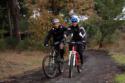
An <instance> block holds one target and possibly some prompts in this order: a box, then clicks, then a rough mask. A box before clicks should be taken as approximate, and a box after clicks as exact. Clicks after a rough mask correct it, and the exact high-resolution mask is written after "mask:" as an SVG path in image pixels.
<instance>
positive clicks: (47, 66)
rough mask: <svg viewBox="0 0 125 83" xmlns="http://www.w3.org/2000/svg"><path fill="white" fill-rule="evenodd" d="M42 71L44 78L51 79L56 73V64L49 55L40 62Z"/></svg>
mask: <svg viewBox="0 0 125 83" xmlns="http://www.w3.org/2000/svg"><path fill="white" fill-rule="evenodd" d="M42 69H43V72H44V74H45V76H46V77H48V78H53V77H55V76H56V73H57V64H56V63H55V60H54V57H53V56H51V55H48V56H45V57H44V58H43V62H42Z"/></svg>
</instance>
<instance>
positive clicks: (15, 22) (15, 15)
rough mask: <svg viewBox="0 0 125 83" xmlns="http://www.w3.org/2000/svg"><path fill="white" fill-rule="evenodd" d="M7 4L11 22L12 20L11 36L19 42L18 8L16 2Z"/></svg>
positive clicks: (14, 0) (10, 0) (9, 0)
mask: <svg viewBox="0 0 125 83" xmlns="http://www.w3.org/2000/svg"><path fill="white" fill-rule="evenodd" d="M8 2H9V8H10V11H11V15H12V20H13V26H14V29H13V36H14V37H15V38H16V39H17V40H18V41H20V40H21V37H20V33H19V7H18V4H17V3H18V1H17V0H8Z"/></svg>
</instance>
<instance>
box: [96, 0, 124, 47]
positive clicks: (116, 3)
mask: <svg viewBox="0 0 125 83" xmlns="http://www.w3.org/2000/svg"><path fill="white" fill-rule="evenodd" d="M124 5H125V0H95V10H96V12H97V15H98V16H99V17H100V19H101V21H99V24H100V25H99V26H98V27H100V31H101V38H100V41H99V47H102V45H103V42H104V40H105V39H106V38H107V39H111V38H112V36H111V35H113V34H114V33H115V31H116V30H117V29H118V27H120V26H121V25H122V23H123V22H121V21H119V20H114V19H115V18H116V17H117V15H119V14H120V13H121V12H122V9H123V7H124ZM109 37H110V38H109Z"/></svg>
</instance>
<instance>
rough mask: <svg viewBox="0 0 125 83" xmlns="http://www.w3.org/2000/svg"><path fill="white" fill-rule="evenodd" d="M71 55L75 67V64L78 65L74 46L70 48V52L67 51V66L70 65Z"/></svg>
mask: <svg viewBox="0 0 125 83" xmlns="http://www.w3.org/2000/svg"><path fill="white" fill-rule="evenodd" d="M71 55H73V56H74V59H73V66H75V65H77V63H78V53H77V51H76V48H75V46H74V45H73V46H72V50H71V51H69V61H68V65H70V59H71Z"/></svg>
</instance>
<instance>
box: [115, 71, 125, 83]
mask: <svg viewBox="0 0 125 83" xmlns="http://www.w3.org/2000/svg"><path fill="white" fill-rule="evenodd" d="M115 83H125V73H124V74H119V75H116V77H115Z"/></svg>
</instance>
